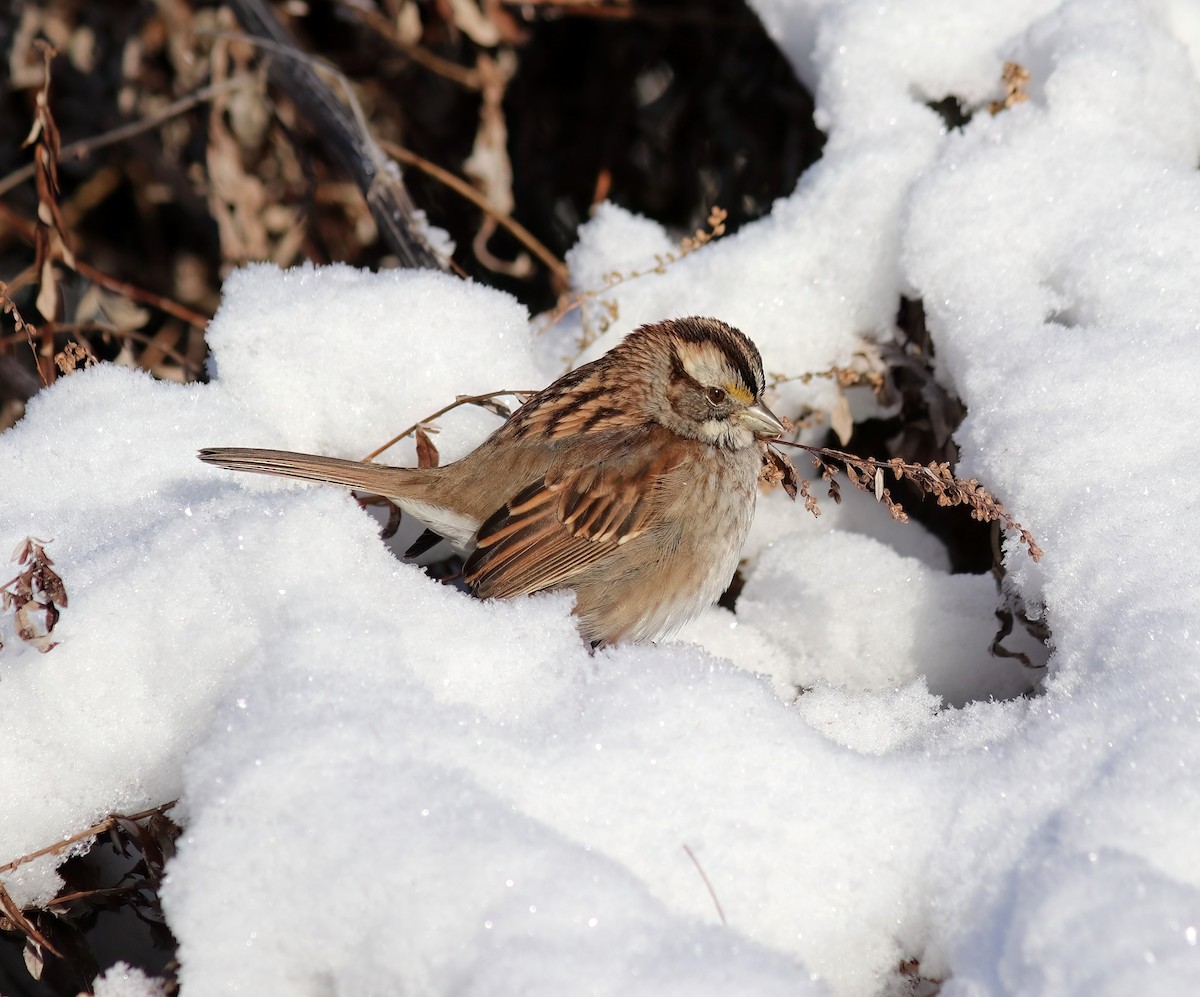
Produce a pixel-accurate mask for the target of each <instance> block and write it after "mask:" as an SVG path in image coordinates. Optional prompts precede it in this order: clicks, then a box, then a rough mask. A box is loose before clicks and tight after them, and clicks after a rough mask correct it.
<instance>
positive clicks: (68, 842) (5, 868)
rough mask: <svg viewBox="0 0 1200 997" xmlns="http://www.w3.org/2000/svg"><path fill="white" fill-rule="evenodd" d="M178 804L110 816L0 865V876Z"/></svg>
mask: <svg viewBox="0 0 1200 997" xmlns="http://www.w3.org/2000/svg"><path fill="white" fill-rule="evenodd" d="M178 802H179V801H178V800H171V801H170V802H169V803H163V804H161V805H160V806H157V807H151V808H150V809H149V810H142V811H141V812H139V813H136V814H109V815H108V816H107V817H105V818H104V820H102V821H99V822H97V823H95V824H93V825H92V826H91V827H87V828H84V829H83V830H82V831H78V832H76V833H75V834H72V835H71V836H70V837H68V838H63V840H62V841H56V842H55V843H54V844H52V845H47V846H46V847H45V848H39V849H38V850H37V851H36V852H30V853H29V854H28V855H22V856H21V857H20V858H17V859H13V860H12V861H11V862H7V863H5V864H4V865H0V875H2V874H4V873H6V872H12V871H13V870H14V869H17V868H19V867H20V866H23V865H25V864H26V863H27V862H32V861H33V860H34V859H40V858H41V857H42V856H43V855H58V854H61V853H62V852H64V851H66V850H67V849H68V848H70V847H71V846H72V845H74V844H76V843H77V842H80V841H86V840H87V839H88V838H95V837H97V836H98V835H101V834H106V833H107V832H109V831H112V830H115V829H116V828H117V827H118V826H119V824H120V822H121V821H123V820H132V821H138V820H145V819H146V818H147V817H153V816H154V815H155V814H164V813H166V812H167V811H168V810H170V809H171V808H172V807H173V806H175V804H176V803H178Z"/></svg>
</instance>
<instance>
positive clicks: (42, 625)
mask: <svg viewBox="0 0 1200 997" xmlns="http://www.w3.org/2000/svg"><path fill="white" fill-rule="evenodd" d="M45 543H46V541H44V540H38V539H36V538H34V537H26V538H25V539H24V540H22V541H21V542H20V543H19V544H17V549H16V550H15V551H13V555H12V560H14V561H16V562H17V564H18V565H19V566H20V568H21V570H20V572H19V573H18V574H17V576H16V578H14V579H12V581H10V582H8V583H7V584H6V585H4V586H3V587H0V610H3V611H4V612H6V613H12V614H13V619H14V623H15V626H16V632H17V636H18V637H19V638H20V639H21V640H23V641H24V642H25V643H26V644H29V645H30V646H31V647H34V648H36V649H37V650H39V651H41V652H42V653H43V654H45V653H46V652H47V651H49V650H50V649H51V648H52V647H54V646H55V645H56V644H57V643H58V642H57V641H53V640H51V639H50V635H51V633H53V631H54V628H55V626H57V625H58V620H59V616H60V615H61V610H63V609H65V608H66V606H67V589H66V586H64V585H63V580H62V579H61V578H60V577H59V576H58V574H57V572H55V570H54V568H53V567H52V565H53V564H54V562H53V561H52V560H50V556H49V555H48V554H47V553H46V548H45ZM0 646H2V645H0Z"/></svg>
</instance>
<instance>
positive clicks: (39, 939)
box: [0, 883, 63, 959]
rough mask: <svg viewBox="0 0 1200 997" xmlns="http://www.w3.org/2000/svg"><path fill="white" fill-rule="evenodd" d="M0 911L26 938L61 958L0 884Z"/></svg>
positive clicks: (60, 954) (57, 951)
mask: <svg viewBox="0 0 1200 997" xmlns="http://www.w3.org/2000/svg"><path fill="white" fill-rule="evenodd" d="M0 910H3V911H4V913H5V914H6V915H7V916H8V918H9V919H10V920H11V921H12V922H13V924H15V925H16V926H17V927H18V928H19V929H20V930H21V931H22V932H23V933H24V934H25V936H26V937H27V938H30V939H32V940H33V941H34V942H36V943H37V944H38V945H40V946H41V947H42V948H44V949H47V950H48V951H50V952H53V953H54V954H55V955H56V956H58V957H59V958H60V959H61V958H63V954H62V953H61V952H60V951H59V950H58V949H56V948H55V947H54V946H53V945H51V944H50V940H49V939H48V938H46V936H45V935H43V934H42V933H41V932H40V931H38V929H37V926H36V925H35V924H34V923H33V922H32V921H31V920H29V918H27V917H26V916H25V912H24V911H22V910H21V908H20V907H18V906H17V904H16V901H15V900H13V898H12V897H10V896H9V895H8V890H6V889H5V888H4V884H3V883H0Z"/></svg>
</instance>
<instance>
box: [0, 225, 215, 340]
mask: <svg viewBox="0 0 1200 997" xmlns="http://www.w3.org/2000/svg"><path fill="white" fill-rule="evenodd" d="M0 219H2V220H3V221H6V222H7V223H8V224H9V225H11V226H12V227H13V228H14V229H16V230H17V232H18V234H20V236H21V237H22V238H23V239H25V240H27V241H29V242H33V240H34V232H35V226H34V225H33V223H32V222H29V221H26V220H25V219H24V218H22V217H21V216H20V215H18V214H17V213H16V212H15V211H13V210H12V208H10V207H9V206H8V205H6V204H0ZM64 262H65V261H64ZM67 265H68V266H70V267H71V269H73V270H74V271H75V272H76V273H77V274H79V276H80V277H85V278H87V279H88V280H90V281H91V282H92V283H94V284H99V285H100V286H101V287H104V288H107V289H108V290H110V291H115V292H116V293H117V294H121V295H124V296H125V297H127V298H132V299H133V300H134V301H139V302H141V303H142V304H143V305H149V306H150V307H151V308H157V309H158V310H159V311H160V312H166V313H167V314H168V315H173V316H174V317H175V318H177V319H179V320H180V321H183V322H186V323H187V324H188V325H190V326H194V327H195V328H197V329H203V328H204V327H205V326H207V325H208V317H207V316H205V315H201V314H200V312H195V311H192V309H190V308H188V307H187V306H186V305H181V304H179V302H177V301H172V300H171V299H170V298H166V297H163V296H162V295H161V294H156V293H155V292H154V291H148V290H146V289H145V288H141V287H138V286H137V285H135V284H128V283H126V282H125V281H123V280H119V279H117V278H116V277H110V276H109V275H108V274H106V273H104V272H103V271H102V270H97V269H96V268H95V267H93V266H91V265H90V264H87V263H84V262H83V261H82V260H79V259H76V260H75V261H74V264H73V265H72V264H69V263H68V264H67Z"/></svg>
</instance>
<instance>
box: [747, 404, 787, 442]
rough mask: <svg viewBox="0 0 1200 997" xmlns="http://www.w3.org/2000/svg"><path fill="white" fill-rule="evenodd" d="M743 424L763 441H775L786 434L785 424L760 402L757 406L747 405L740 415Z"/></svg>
mask: <svg viewBox="0 0 1200 997" xmlns="http://www.w3.org/2000/svg"><path fill="white" fill-rule="evenodd" d="M739 416H740V418H741V420H742V423H743V424H744V425H745V426H747V427H748V428H749V429H750V430H751V431H752V432H753V433H754V435H755V436H758V437H760V438H762V439H769V440H771V439H774V438H775V437H777V436H782V435H783V434H784V432H785V430H784V428H783V423H782V422H780V421H779V419H778V418H777V417H776V415H775V413H774V412H772V411H771V410H770V409H769V408H767V406H766V405H764V404H763V403H762V402H759V403H758V404H757V405H747V406H746V407H745V408H744V409H742V411H741V412H740V413H739Z"/></svg>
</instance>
